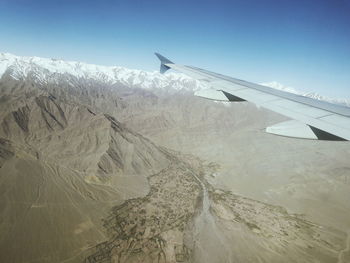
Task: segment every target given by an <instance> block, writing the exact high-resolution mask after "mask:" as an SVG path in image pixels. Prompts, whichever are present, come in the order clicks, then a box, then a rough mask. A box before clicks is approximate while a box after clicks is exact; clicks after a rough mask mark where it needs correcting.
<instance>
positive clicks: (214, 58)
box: [0, 0, 350, 98]
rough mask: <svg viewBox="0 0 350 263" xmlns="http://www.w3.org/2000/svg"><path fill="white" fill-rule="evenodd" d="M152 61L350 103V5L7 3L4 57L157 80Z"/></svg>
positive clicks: (342, 1) (106, 0)
mask: <svg viewBox="0 0 350 263" xmlns="http://www.w3.org/2000/svg"><path fill="white" fill-rule="evenodd" d="M155 51H156V52H159V53H161V54H163V55H164V56H167V57H169V59H170V60H173V61H174V62H176V63H179V64H185V65H192V66H197V67H200V68H204V69H207V70H211V71H214V72H218V73H222V74H225V75H229V76H232V77H236V78H240V79H244V80H247V81H252V82H256V83H262V82H271V81H277V82H279V83H282V84H283V85H285V86H289V87H293V88H294V89H296V90H299V91H304V92H317V93H320V94H322V95H325V96H330V97H333V98H350V0H294V1H291V0H288V1H287V0H259V1H256V0H255V1H253V0H244V1H243V0H242V1H241V0H239V1H236V0H231V1H227V0H202V1H191V0H187V1H184V0H176V1H169V0H161V1H158V0H155V1H152V0H148V1H146V0H144V1H142V0H123V1H120V0H114V1H112V0H100V1H89V0H84V1H78V0H76V1H75V0H69V1H68V0H45V1H43V0H37V1H36V0H26V1H25V0H0V52H8V53H12V54H15V55H19V56H38V57H48V58H58V59H65V60H73V61H82V62H87V63H92V64H100V65H110V66H112V65H113V66H114V65H116V66H124V67H128V68H134V69H142V70H147V71H155V70H158V69H159V63H158V60H157V59H156V57H155V56H154V52H155Z"/></svg>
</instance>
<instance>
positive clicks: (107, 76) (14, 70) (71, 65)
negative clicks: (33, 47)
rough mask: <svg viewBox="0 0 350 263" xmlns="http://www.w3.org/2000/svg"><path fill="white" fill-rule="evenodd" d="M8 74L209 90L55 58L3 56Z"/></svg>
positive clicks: (168, 77) (1, 65)
mask: <svg viewBox="0 0 350 263" xmlns="http://www.w3.org/2000/svg"><path fill="white" fill-rule="evenodd" d="M6 72H9V74H10V76H11V77H13V78H15V79H17V80H19V79H23V78H26V77H27V76H28V75H29V74H31V76H32V77H33V79H34V80H35V81H37V82H39V83H42V84H47V83H57V78H58V77H59V75H66V74H68V75H71V76H74V77H76V78H78V79H81V78H85V79H92V80H95V81H99V82H102V83H106V84H123V85H128V86H133V87H140V88H143V89H167V88H168V87H170V86H171V87H172V89H174V90H180V91H181V90H185V91H191V92H195V91H198V90H201V89H206V88H209V86H208V85H206V84H205V83H202V82H200V81H198V80H194V79H192V78H190V77H188V76H186V75H184V74H182V73H173V72H172V73H167V74H165V75H163V74H160V73H159V72H157V71H154V72H149V71H143V70H138V69H128V68H125V67H120V66H102V65H95V64H89V63H83V62H77V61H66V60H61V59H54V58H51V59H50V58H41V57H25V56H16V55H13V54H10V53H0V78H1V77H2V76H3V75H4V74H5V73H6ZM72 85H74V83H72ZM260 85H264V86H268V87H271V88H274V89H279V90H284V91H287V92H291V93H295V94H298V95H302V96H305V97H310V98H313V99H317V100H323V101H328V102H331V103H337V104H342V105H346V106H350V99H344V98H329V97H326V96H323V95H321V94H318V93H316V92H311V93H310V92H308V93H305V92H301V91H298V90H296V89H294V88H291V87H288V86H285V85H283V84H281V83H278V82H277V81H271V82H264V83H260Z"/></svg>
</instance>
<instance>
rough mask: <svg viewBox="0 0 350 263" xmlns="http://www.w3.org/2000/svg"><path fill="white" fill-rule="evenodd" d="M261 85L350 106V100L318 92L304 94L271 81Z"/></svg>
mask: <svg viewBox="0 0 350 263" xmlns="http://www.w3.org/2000/svg"><path fill="white" fill-rule="evenodd" d="M260 84H261V85H264V86H267V87H270V88H274V89H279V90H283V91H287V92H290V93H294V94H298V95H301V96H305V97H309V98H313V99H316V100H323V101H327V102H331V103H337V104H342V105H346V106H350V100H347V99H338V98H329V97H326V96H322V95H320V94H318V93H316V92H309V93H303V92H300V91H298V90H296V89H294V88H291V87H287V86H284V85H283V84H281V83H279V82H277V81H271V82H265V83H260Z"/></svg>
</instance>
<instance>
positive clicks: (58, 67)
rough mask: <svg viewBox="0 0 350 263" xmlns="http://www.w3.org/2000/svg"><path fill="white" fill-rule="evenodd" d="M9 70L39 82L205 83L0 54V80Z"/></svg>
mask: <svg viewBox="0 0 350 263" xmlns="http://www.w3.org/2000/svg"><path fill="white" fill-rule="evenodd" d="M8 69H10V70H12V72H11V76H12V77H14V78H16V79H21V78H25V77H26V76H27V75H28V74H29V73H34V76H35V77H36V80H39V81H41V82H49V81H54V78H52V76H53V75H54V74H69V75H72V76H74V77H77V78H87V79H94V80H97V81H102V82H108V83H111V84H113V83H123V84H127V85H132V86H136V85H137V86H140V87H141V88H155V87H157V88H165V87H168V86H169V85H171V86H172V87H173V88H175V89H179V90H180V89H191V90H193V91H196V90H199V89H202V88H204V87H206V86H205V84H203V83H201V82H199V81H197V80H193V79H192V78H189V77H187V76H186V75H184V74H180V73H169V74H166V75H162V74H160V73H159V72H147V71H142V70H137V69H127V68H124V67H119V66H111V67H108V66H100V65H93V64H87V63H82V62H75V61H64V60H59V59H48V58H39V57H20V56H15V55H12V54H9V53H0V78H1V77H2V75H3V74H4V73H5V72H6V70H8Z"/></svg>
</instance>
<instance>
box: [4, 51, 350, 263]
mask: <svg viewBox="0 0 350 263" xmlns="http://www.w3.org/2000/svg"><path fill="white" fill-rule="evenodd" d="M0 69H1V71H0V75H1V78H0V200H1V201H0V233H1V235H0V261H1V262H15V263H16V262H89V263H90V262H152V263H153V262H164V263H165V262H172V263H173V262H201V263H202V262H210V263H217V262H305V263H306V262H349V260H350V247H349V244H350V223H349V222H350V212H349V211H350V204H349V202H348V200H349V199H350V172H349V171H350V166H349V162H348V160H349V156H350V151H349V148H348V145H347V144H346V143H334V142H327V141H311V140H298V139H292V138H286V137H279V136H273V135H270V134H266V133H265V132H264V131H263V130H264V127H266V126H268V125H271V124H273V123H276V122H279V121H283V120H285V117H283V116H280V115H278V114H275V113H272V112H269V111H267V110H264V109H262V108H257V107H255V106H254V105H252V104H250V103H247V102H243V103H239V104H236V103H233V104H229V103H226V104H223V103H216V102H213V101H210V100H204V99H201V98H198V97H195V96H194V94H193V93H194V92H195V91H197V90H199V89H203V88H206V86H205V85H203V84H201V83H200V82H198V81H195V80H192V79H190V78H188V77H186V76H183V75H181V74H176V73H170V74H165V75H161V74H159V73H156V72H154V73H150V72H145V71H141V70H130V69H125V68H122V67H104V66H96V65H89V64H85V63H80V62H67V61H63V60H55V59H42V58H37V57H17V56H14V55H10V54H3V53H2V54H1V55H0ZM266 85H272V86H276V88H281V89H285V87H283V86H280V85H279V84H278V83H270V84H266Z"/></svg>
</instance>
